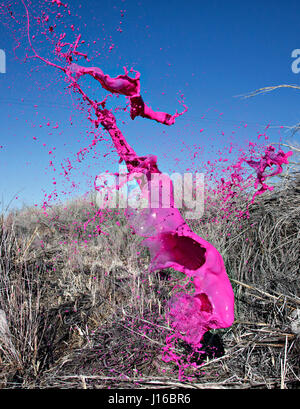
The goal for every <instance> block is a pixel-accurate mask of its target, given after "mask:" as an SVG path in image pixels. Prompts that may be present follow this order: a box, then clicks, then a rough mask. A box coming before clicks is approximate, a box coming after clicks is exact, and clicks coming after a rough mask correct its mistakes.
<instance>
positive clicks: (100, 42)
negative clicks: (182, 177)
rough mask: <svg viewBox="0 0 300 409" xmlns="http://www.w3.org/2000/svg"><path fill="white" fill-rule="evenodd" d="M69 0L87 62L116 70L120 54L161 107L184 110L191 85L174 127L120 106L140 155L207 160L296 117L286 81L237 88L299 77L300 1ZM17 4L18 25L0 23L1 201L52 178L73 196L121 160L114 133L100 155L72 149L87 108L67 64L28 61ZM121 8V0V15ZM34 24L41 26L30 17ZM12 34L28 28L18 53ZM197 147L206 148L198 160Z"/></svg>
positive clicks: (87, 138)
mask: <svg viewBox="0 0 300 409" xmlns="http://www.w3.org/2000/svg"><path fill="white" fill-rule="evenodd" d="M4 3H5V2H4ZM7 3H9V2H7ZM33 3H34V4H35V7H34V8H33V9H30V13H31V16H34V15H35V13H38V11H39V10H41V4H45V3H46V4H47V3H48V6H49V5H50V4H51V1H48V2H44V1H35V2H33ZM69 3H70V4H71V7H70V8H71V11H72V15H71V16H68V18H66V19H64V20H63V21H61V22H60V23H58V24H57V28H55V29H56V30H57V32H63V31H64V29H65V28H64V25H66V26H67V30H66V32H67V38H68V40H71V41H73V39H74V36H75V34H76V33H78V32H80V33H81V34H82V39H84V40H85V41H86V44H90V45H89V47H86V45H84V46H83V50H84V49H85V50H87V51H88V54H89V56H90V57H91V58H92V62H91V63H90V64H91V65H98V66H99V67H101V68H102V69H103V71H104V72H106V73H108V74H109V75H111V76H115V75H118V74H120V73H123V70H122V67H123V66H124V65H126V66H127V67H128V68H130V67H133V68H135V69H137V70H138V71H140V72H141V86H142V94H143V96H144V99H145V101H146V102H147V103H148V104H149V105H150V106H151V107H152V108H155V109H158V110H164V111H167V112H169V113H174V112H175V110H176V109H178V110H181V109H182V107H181V105H180V104H179V102H178V99H179V98H180V95H181V94H184V97H185V103H186V104H187V106H188V112H187V113H186V115H185V116H183V117H181V118H178V120H177V122H176V124H175V125H173V126H172V127H166V126H163V125H161V124H157V123H154V122H153V121H149V120H146V119H142V118H136V120H135V121H131V120H130V118H129V117H128V116H126V115H124V114H117V118H119V119H120V120H121V119H122V120H124V121H125V123H124V124H122V122H119V124H120V128H121V129H122V131H123V133H124V134H125V135H126V136H127V138H128V141H129V142H130V143H131V144H132V146H133V147H134V149H135V150H136V151H137V152H138V153H140V154H147V153H154V154H157V155H158V163H159V166H160V168H161V169H162V170H164V171H167V172H168V171H169V172H171V171H185V170H186V169H189V168H193V169H195V168H197V170H198V171H201V166H202V163H203V161H206V160H209V159H211V158H215V157H216V156H217V155H218V150H222V149H223V148H224V146H225V147H226V146H228V143H229V142H232V143H234V144H235V146H238V147H241V148H243V147H245V146H246V145H247V142H248V141H249V140H251V141H254V142H256V141H257V135H258V134H259V133H261V132H263V130H264V128H265V127H266V126H267V125H268V124H269V123H271V125H273V126H277V125H292V124H295V123H297V122H299V119H300V109H299V101H300V92H299V91H298V92H297V91H296V90H288V89H285V90H279V91H276V92H273V93H270V94H267V95H263V96H258V97H255V98H252V99H247V100H243V99H241V98H236V97H235V96H237V95H240V94H245V93H248V92H250V91H252V90H255V89H257V88H260V87H263V86H269V85H277V84H282V83H286V84H299V80H300V74H294V73H293V72H292V70H291V64H292V61H293V60H292V58H291V53H292V50H294V49H296V48H300V25H299V15H300V3H299V1H297V0H287V1H278V0H277V1H276V0H275V1H258V0H254V1H248V2H246V1H233V0H228V1H224V0H223V1H221V0H218V1H217V0H215V1H202V0H189V1H186V2H182V1H177V0H169V1H166V0H159V1H158V0H151V1H145V0H130V1H129V0H125V1H108V0H101V1H98V0H87V1H85V2H81V1H77V0H73V1H72V2H69ZM14 7H15V8H12V10H14V13H15V14H14V16H15V17H16V18H17V20H18V22H19V24H17V23H16V22H15V20H13V19H12V18H11V19H10V20H8V19H7V17H1V16H0V22H1V20H2V23H4V24H0V49H4V50H5V52H6V58H7V73H6V74H0V118H1V131H0V146H2V147H1V148H0V172H1V179H0V194H1V196H2V198H0V200H1V201H2V199H4V202H5V203H8V201H9V200H10V199H11V198H13V197H15V196H18V199H17V200H14V201H13V204H12V206H20V205H22V204H23V203H25V204H33V203H40V202H41V200H42V198H43V195H44V193H47V194H49V193H51V191H52V190H53V188H54V187H55V188H56V189H57V192H58V193H59V197H60V198H61V199H64V198H65V197H66V196H64V195H63V193H62V192H66V193H67V196H68V195H69V194H70V195H78V194H80V193H84V192H86V191H87V190H89V189H91V186H92V184H91V183H92V181H93V179H94V177H95V176H96V175H97V174H99V173H101V172H104V171H105V170H106V169H108V170H113V171H116V170H117V169H118V166H117V164H116V161H117V156H116V154H115V153H110V154H109V155H108V156H105V157H104V156H103V155H105V154H106V153H107V152H110V151H111V150H112V149H111V144H110V143H108V142H102V143H99V144H98V145H97V147H96V154H94V153H93V151H91V152H90V153H89V154H88V155H86V157H85V159H84V160H83V161H82V162H81V163H78V162H76V152H77V151H78V150H79V149H80V148H83V147H85V146H88V145H89V144H90V143H91V140H92V139H93V137H92V136H91V135H90V134H88V133H87V132H89V131H91V130H92V127H91V125H90V123H89V122H88V120H87V119H86V115H85V114H84V113H80V112H79V111H78V110H77V109H74V106H73V105H72V103H73V102H72V97H71V96H70V94H69V93H68V92H66V91H65V88H66V83H65V82H64V81H63V79H62V77H61V75H60V73H59V72H57V71H55V70H54V69H53V68H51V67H48V66H45V65H43V64H41V63H40V62H38V61H34V60H30V61H27V62H26V63H23V61H22V59H23V58H24V56H25V52H26V50H28V42H27V39H26V36H25V23H26V21H25V13H24V9H23V7H22V4H21V2H20V4H19V5H17V6H14ZM55 7H56V9H57V10H56V11H59V10H58V8H57V6H56V5H53V6H51V8H52V9H53V8H55ZM120 10H125V12H124V16H123V17H122V16H121V11H120ZM8 21H11V22H10V23H9V27H7V25H6V23H7V22H8ZM120 21H121V22H122V23H121V24H120ZM49 24H50V23H49ZM71 24H74V25H75V33H73V31H72V30H71V29H70V26H71ZM120 27H121V29H122V32H120V30H119V28H120ZM15 29H17V31H15ZM77 29H78V30H79V31H76V30H77ZM34 34H37V25H36V24H35V22H34V21H33V22H32V33H31V35H34ZM21 35H22V37H20V36H21ZM14 37H15V38H19V39H20V38H21V43H20V46H19V47H18V48H17V49H16V50H15V52H14V47H15V46H16V42H15V40H14ZM43 38H44V37H41V36H38V35H37V36H36V39H35V40H34V44H35V46H36V48H37V49H38V51H39V52H40V53H41V54H42V55H48V56H50V53H49V51H52V48H51V44H50V43H47V42H40V41H43ZM94 41H95V43H94ZM111 46H112V48H111V50H110V49H109V48H110V47H111ZM16 56H17V57H18V58H16ZM85 81H86V87H88V86H91V87H93V89H91V90H90V92H91V94H92V95H93V96H96V95H97V96H98V98H99V99H100V97H101V96H104V95H105V94H104V92H103V90H101V89H100V88H99V87H98V86H97V85H96V84H94V83H93V82H92V81H89V80H85ZM74 98H75V97H74V96H73V100H74ZM110 104H111V106H116V105H125V100H124V99H123V97H120V98H119V99H116V98H114V99H113V100H109V101H108V106H110ZM35 105H36V106H35ZM203 116H204V118H203ZM70 118H71V121H72V124H71V122H70ZM48 122H49V123H50V126H47V123H48ZM245 124H247V127H245ZM56 125H58V127H56ZM202 130H203V131H202ZM268 136H269V137H270V140H271V141H278V140H279V138H283V140H284V139H285V138H287V137H288V136H289V135H288V134H287V133H286V132H283V131H282V130H281V131H280V130H279V129H278V128H270V129H269V130H268ZM33 137H35V138H36V139H33ZM183 142H184V144H183ZM43 144H45V146H44V145H43ZM195 146H196V147H197V149H198V150H199V152H200V154H199V156H197V158H196V163H195V164H193V163H192V159H191V158H192V156H193V155H192V154H193V152H194V149H195ZM54 147H55V150H53V148H54ZM49 151H52V152H53V153H52V154H49ZM189 152H192V154H191V153H189ZM66 158H69V159H70V160H71V163H72V165H74V166H75V167H76V169H72V172H71V174H70V180H69V181H67V180H65V178H64V177H60V176H59V173H60V172H62V168H61V166H60V163H61V162H63V163H66V162H64V161H65V159H66ZM177 159H179V161H178V160H177ZM49 160H52V161H53V164H54V167H55V168H56V171H53V169H52V168H51V166H49ZM194 161H195V160H194ZM53 178H55V181H56V185H53V181H54V180H53ZM73 181H74V182H75V184H76V188H74V187H72V182H73Z"/></svg>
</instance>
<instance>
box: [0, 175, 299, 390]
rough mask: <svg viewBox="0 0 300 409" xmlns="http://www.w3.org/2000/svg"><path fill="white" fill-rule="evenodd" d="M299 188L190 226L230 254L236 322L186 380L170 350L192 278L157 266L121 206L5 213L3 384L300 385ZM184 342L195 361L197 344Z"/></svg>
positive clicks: (182, 350) (213, 210) (289, 186)
mask: <svg viewBox="0 0 300 409" xmlns="http://www.w3.org/2000/svg"><path fill="white" fill-rule="evenodd" d="M299 193H300V178H299V172H294V173H293V172H290V173H289V174H285V175H284V176H283V177H281V178H280V179H279V180H278V182H277V183H276V186H275V189H274V191H273V192H268V193H266V194H264V195H262V196H259V197H258V198H257V200H255V202H254V203H253V204H252V205H251V206H250V207H249V212H250V217H249V218H244V219H242V220H240V222H239V223H236V221H235V220H233V219H230V218H225V219H223V220H222V218H220V220H219V222H218V223H216V222H215V217H216V215H218V214H220V209H218V202H216V204H215V206H210V207H209V208H208V209H206V210H205V213H204V216H203V218H202V219H201V220H191V221H190V223H191V226H192V228H193V229H194V231H195V232H196V233H197V234H199V235H200V236H202V237H203V238H205V239H207V240H209V241H210V242H211V243H212V244H213V245H215V246H216V248H217V249H218V250H219V251H220V252H221V254H222V256H223V258H224V261H225V264H226V269H227V272H228V275H229V277H230V280H231V283H232V285H233V287H234V292H235V322H234V324H233V325H232V327H230V328H228V329H223V330H216V331H211V333H210V334H207V337H206V353H205V354H203V355H201V356H200V355H199V356H195V355H194V356H193V360H194V361H195V362H196V363H198V368H197V369H196V368H193V367H192V366H191V367H189V368H188V369H187V370H186V371H185V375H184V376H183V377H182V376H181V377H180V376H178V373H179V368H178V366H177V365H176V363H174V362H164V361H163V360H162V353H161V351H162V349H163V348H164V346H165V339H166V336H167V335H169V334H170V333H171V332H172V329H171V327H170V325H169V323H168V320H167V318H166V314H165V312H166V309H167V303H168V300H169V298H170V296H171V294H172V291H174V290H173V289H174V285H175V284H176V281H180V280H182V279H183V277H181V275H180V274H179V273H178V272H177V273H176V272H174V271H172V270H171V269H170V270H164V271H158V272H157V273H151V274H150V273H149V271H148V264H149V254H148V250H146V249H145V248H143V247H142V246H140V242H141V238H140V237H138V236H137V235H135V234H133V231H132V230H131V229H130V227H129V226H128V224H127V220H126V218H125V217H124V216H123V215H122V212H119V211H117V210H112V209H110V210H109V209H106V210H102V211H101V212H99V209H97V206H95V204H94V202H93V201H92V200H91V198H89V199H83V198H79V199H74V200H72V201H69V202H67V203H64V204H59V205H54V206H52V207H51V208H48V209H47V212H44V211H42V210H40V209H38V208H37V207H33V208H30V207H28V208H23V209H22V210H15V211H13V210H10V211H7V212H5V213H4V212H3V214H2V216H1V225H0V229H1V230H0V256H1V259H0V310H1V311H0V313H1V314H0V384H1V387H2V388H106V387H108V386H110V387H118V388H145V387H146V388H163V387H171V388H178V387H184V388H296V387H299V356H300V355H299V352H300V348H299V334H300V298H299V254H300V240H299V238H300V237H299V234H300V233H299V223H300V218H299V216H300V214H299V212H300V199H299V198H300V195H299ZM212 219H214V222H212ZM97 226H98V228H97ZM99 226H101V229H99ZM212 343H213V344H214V345H215V346H216V345H217V347H216V348H215V349H214V348H212V345H213V344H212ZM210 347H211V348H210ZM176 348H177V352H178V354H180V355H181V357H182V360H183V361H184V359H185V357H188V356H189V357H190V358H189V359H191V356H190V355H189V353H190V350H189V348H190V347H189V345H184V343H182V342H181V343H180V342H178V344H177V346H176ZM214 351H215V352H214ZM199 365H200V366H199Z"/></svg>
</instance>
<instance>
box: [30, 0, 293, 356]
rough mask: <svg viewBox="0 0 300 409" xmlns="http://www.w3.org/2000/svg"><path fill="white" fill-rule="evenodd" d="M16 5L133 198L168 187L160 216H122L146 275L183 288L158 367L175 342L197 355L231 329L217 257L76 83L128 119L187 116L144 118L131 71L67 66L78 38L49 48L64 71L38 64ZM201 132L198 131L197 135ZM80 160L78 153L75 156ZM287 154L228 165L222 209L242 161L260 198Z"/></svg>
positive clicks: (166, 119) (167, 118)
mask: <svg viewBox="0 0 300 409" xmlns="http://www.w3.org/2000/svg"><path fill="white" fill-rule="evenodd" d="M22 3H23V4H24V7H25V9H26V15H27V35H28V41H29V45H30V47H31V50H32V51H33V55H32V56H31V58H38V59H40V60H41V61H43V62H44V63H46V64H47V65H49V66H52V67H55V68H57V69H59V70H61V71H62V72H64V73H65V75H66V80H67V81H68V84H69V87H70V88H71V89H73V91H74V92H76V93H79V94H80V95H81V97H82V98H83V100H84V101H86V102H87V103H88V104H89V108H88V110H89V120H90V121H91V122H92V123H93V124H94V126H95V127H96V128H98V127H99V125H101V126H102V127H103V128H104V129H105V130H106V131H107V132H108V133H109V135H110V137H111V139H112V141H113V143H114V146H115V149H116V151H117V153H118V155H119V158H120V162H125V164H126V166H127V169H128V172H129V175H130V177H132V178H135V179H136V181H137V183H138V185H139V188H140V196H141V198H144V199H147V197H148V194H149V188H148V185H149V182H150V180H151V176H152V175H153V174H159V175H160V176H162V177H163V178H164V183H166V184H169V186H170V197H169V199H170V206H169V207H168V208H162V207H160V206H159V204H157V206H151V207H148V208H146V209H127V211H126V216H127V218H128V221H129V224H130V225H131V226H132V227H133V229H134V230H135V233H136V234H138V235H139V236H141V237H143V238H144V240H143V242H142V243H143V245H144V246H146V247H148V249H149V251H150V256H151V264H150V267H149V270H150V271H156V270H160V269H165V268H173V269H175V270H177V271H179V272H181V273H183V274H185V276H186V277H187V278H188V280H189V284H190V286H191V290H187V289H186V288H185V287H182V289H181V291H179V292H178V293H176V294H175V295H174V296H173V297H172V298H171V300H170V302H169V318H170V321H171V325H172V327H173V330H174V335H172V336H171V337H169V338H167V340H166V341H167V346H166V348H165V350H164V353H165V356H164V359H165V360H168V359H172V360H175V361H177V362H179V360H178V358H176V354H174V353H173V352H172V346H173V345H174V342H175V340H176V339H178V338H179V339H182V340H184V341H185V342H188V343H189V344H191V345H192V346H193V347H194V348H195V349H197V348H201V340H202V338H203V335H204V333H205V332H207V331H209V330H211V329H218V328H227V327H229V326H231V325H232V323H233V321H234V294H233V290H232V287H231V284H230V281H229V278H228V276H227V273H226V270H225V266H224V262H223V259H222V256H221V255H220V253H219V252H218V251H217V250H216V248H215V247H214V246H212V244H210V243H209V242H208V241H206V240H204V239H203V238H201V237H199V236H198V235H197V234H196V233H194V232H193V231H192V229H191V228H190V227H189V225H188V224H187V223H186V221H185V220H184V219H183V217H182V216H181V214H180V212H179V210H178V209H177V208H176V206H175V202H174V197H173V184H172V181H171V180H170V179H169V178H168V177H167V176H166V175H163V174H162V173H161V172H160V170H159V169H158V166H157V158H156V156H154V155H147V156H138V155H137V154H136V152H135V151H134V150H133V148H132V147H131V146H130V145H129V144H128V142H127V141H126V139H125V138H124V136H123V134H122V132H121V131H120V130H119V128H118V127H117V125H116V118H115V116H114V114H113V113H112V111H111V110H108V109H106V108H105V106H106V99H105V100H103V101H101V102H100V103H99V102H97V101H95V100H92V99H91V98H90V97H89V96H88V95H87V94H86V93H85V92H84V91H83V90H82V88H81V86H80V84H79V79H80V78H81V77H82V76H84V75H90V76H92V77H93V78H94V79H95V80H96V81H97V82H98V83H99V84H100V85H101V87H102V88H103V89H105V90H106V91H108V92H109V93H111V94H118V95H123V96H125V97H126V98H127V99H128V100H129V104H130V116H131V119H135V118H136V117H137V116H141V117H143V118H148V119H150V120H154V121H156V122H159V123H162V124H164V125H168V126H170V125H172V124H174V123H175V119H176V118H177V117H179V116H181V115H182V114H184V113H185V112H186V111H187V108H186V106H184V107H185V110H184V111H183V112H181V113H178V112H176V113H175V114H174V115H170V114H168V113H166V112H158V111H154V110H152V109H151V108H150V107H149V106H148V105H147V104H145V102H144V100H143V98H142V96H141V93H140V73H139V72H137V71H135V77H134V78H131V77H130V76H129V75H128V71H127V69H125V74H123V75H118V76H117V77H115V78H111V77H110V76H109V75H107V74H104V73H103V71H102V70H101V69H100V68H98V67H83V66H80V65H78V64H75V63H73V61H74V60H76V58H80V57H83V58H85V59H87V55H86V54H84V53H80V52H79V51H78V48H79V46H80V40H81V36H80V35H78V36H77V38H76V40H75V42H74V43H73V44H71V43H62V41H63V40H64V38H65V34H62V35H61V36H60V38H59V39H58V42H57V43H56V48H55V51H56V55H57V56H58V57H59V58H60V59H64V60H65V61H66V66H61V65H58V64H55V63H53V62H51V61H50V60H48V59H46V58H43V57H41V56H40V55H39V54H38V53H37V52H36V51H35V49H34V47H33V45H32V42H31V36H30V33H29V28H30V22H29V13H28V9H27V6H26V5H25V2H24V1H23V0H22ZM52 3H56V4H57V5H58V7H60V6H64V7H66V5H65V4H63V3H62V2H61V1H59V0H52ZM66 45H68V46H69V49H68V51H67V52H63V49H65V46H66ZM28 58H30V57H28ZM131 72H133V70H131ZM92 111H93V112H92ZM202 131H203V129H201V132H202ZM95 143H96V142H95ZM85 152H86V151H83V150H81V151H80V155H83V154H84V153H85ZM290 154H291V153H287V154H284V152H283V151H279V152H278V153H277V154H276V153H275V150H274V148H273V147H269V148H268V150H267V151H266V153H265V155H264V156H263V157H262V158H261V159H260V160H259V161H255V160H253V159H245V158H243V159H242V160H241V161H240V162H238V164H237V165H236V168H235V170H234V173H233V174H232V177H231V181H230V183H228V184H226V182H225V181H224V182H223V183H222V185H223V188H224V189H225V190H227V194H226V196H225V201H226V202H227V201H230V199H231V198H233V197H234V194H235V192H234V190H233V187H234V188H236V187H240V186H241V181H242V180H241V176H240V174H239V170H240V169H241V164H242V162H244V161H245V162H246V163H247V164H248V165H249V166H251V167H252V168H253V169H254V170H255V171H256V174H257V179H256V182H255V188H257V187H258V185H259V184H261V188H260V190H259V191H258V192H256V193H255V196H256V195H258V194H262V193H263V192H264V191H266V190H267V189H270V188H269V187H268V186H267V185H266V184H265V183H264V182H265V179H266V178H267V177H270V176H274V175H277V174H279V173H280V172H281V171H282V164H283V163H288V161H287V158H288V157H289V156H290ZM273 165H276V166H277V169H276V170H275V171H274V172H272V173H271V174H266V172H265V169H266V168H267V167H268V166H269V167H270V166H273ZM71 168H72V165H71V164H70V161H69V164H68V170H66V169H65V168H64V171H65V174H66V175H67V174H68V173H69V172H70V170H71ZM137 175H138V176H137ZM255 196H254V197H255ZM254 197H253V199H254ZM99 230H100V228H99ZM99 232H101V230H100V231H99Z"/></svg>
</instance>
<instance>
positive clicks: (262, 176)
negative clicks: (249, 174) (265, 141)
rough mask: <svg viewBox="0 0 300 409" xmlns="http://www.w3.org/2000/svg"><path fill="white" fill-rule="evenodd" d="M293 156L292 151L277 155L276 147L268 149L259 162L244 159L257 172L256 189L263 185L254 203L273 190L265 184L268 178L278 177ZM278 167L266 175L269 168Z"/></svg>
mask: <svg viewBox="0 0 300 409" xmlns="http://www.w3.org/2000/svg"><path fill="white" fill-rule="evenodd" d="M292 154H293V152H292V151H289V152H287V153H285V152H284V151H282V150H281V149H279V151H278V152H277V153H276V152H275V147H274V146H268V147H267V148H266V151H265V154H264V155H263V156H262V157H261V158H260V159H259V160H257V161H255V160H253V159H243V160H244V161H245V162H246V163H247V164H248V165H249V166H251V167H252V168H253V169H254V170H255V172H256V180H255V183H254V187H255V189H257V188H258V186H259V185H261V187H260V189H259V190H257V191H256V192H255V193H254V195H253V198H252V203H253V202H254V199H255V197H256V196H257V195H262V194H263V193H264V192H266V191H267V190H273V189H274V187H273V186H268V185H267V184H266V183H265V180H266V179H267V178H270V177H272V176H277V175H279V174H280V173H281V172H282V170H283V169H282V165H283V164H288V163H289V161H288V158H289V156H291V155H292ZM274 165H275V166H276V169H275V170H274V171H273V172H271V173H266V169H267V168H268V167H272V166H274Z"/></svg>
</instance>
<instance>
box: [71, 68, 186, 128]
mask: <svg viewBox="0 0 300 409" xmlns="http://www.w3.org/2000/svg"><path fill="white" fill-rule="evenodd" d="M124 71H125V74H123V75H118V76H117V77H116V78H111V77H110V76H109V75H107V74H104V73H103V71H102V70H101V69H100V68H98V67H88V68H86V67H82V66H79V65H77V64H71V65H70V67H69V72H70V73H75V78H76V80H77V79H78V78H79V77H81V76H82V75H87V74H88V75H91V76H92V77H93V78H95V80H97V81H98V82H99V83H100V84H101V86H102V88H104V89H106V90H107V91H109V92H111V93H113V94H120V95H125V96H126V97H127V98H129V101H130V117H131V119H135V118H136V117H137V116H141V117H143V118H148V119H152V120H155V121H157V122H159V123H162V124H165V125H173V124H174V123H175V119H176V118H178V117H179V116H181V115H183V114H184V113H185V112H187V107H186V106H185V105H184V107H185V110H184V111H183V112H181V113H178V112H176V113H175V114H174V115H170V114H167V113H166V112H158V111H153V109H152V108H150V107H149V106H147V105H146V104H145V102H144V100H143V98H142V96H141V95H140V73H139V72H138V71H135V73H136V75H135V78H131V77H129V76H128V71H127V69H126V67H124Z"/></svg>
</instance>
